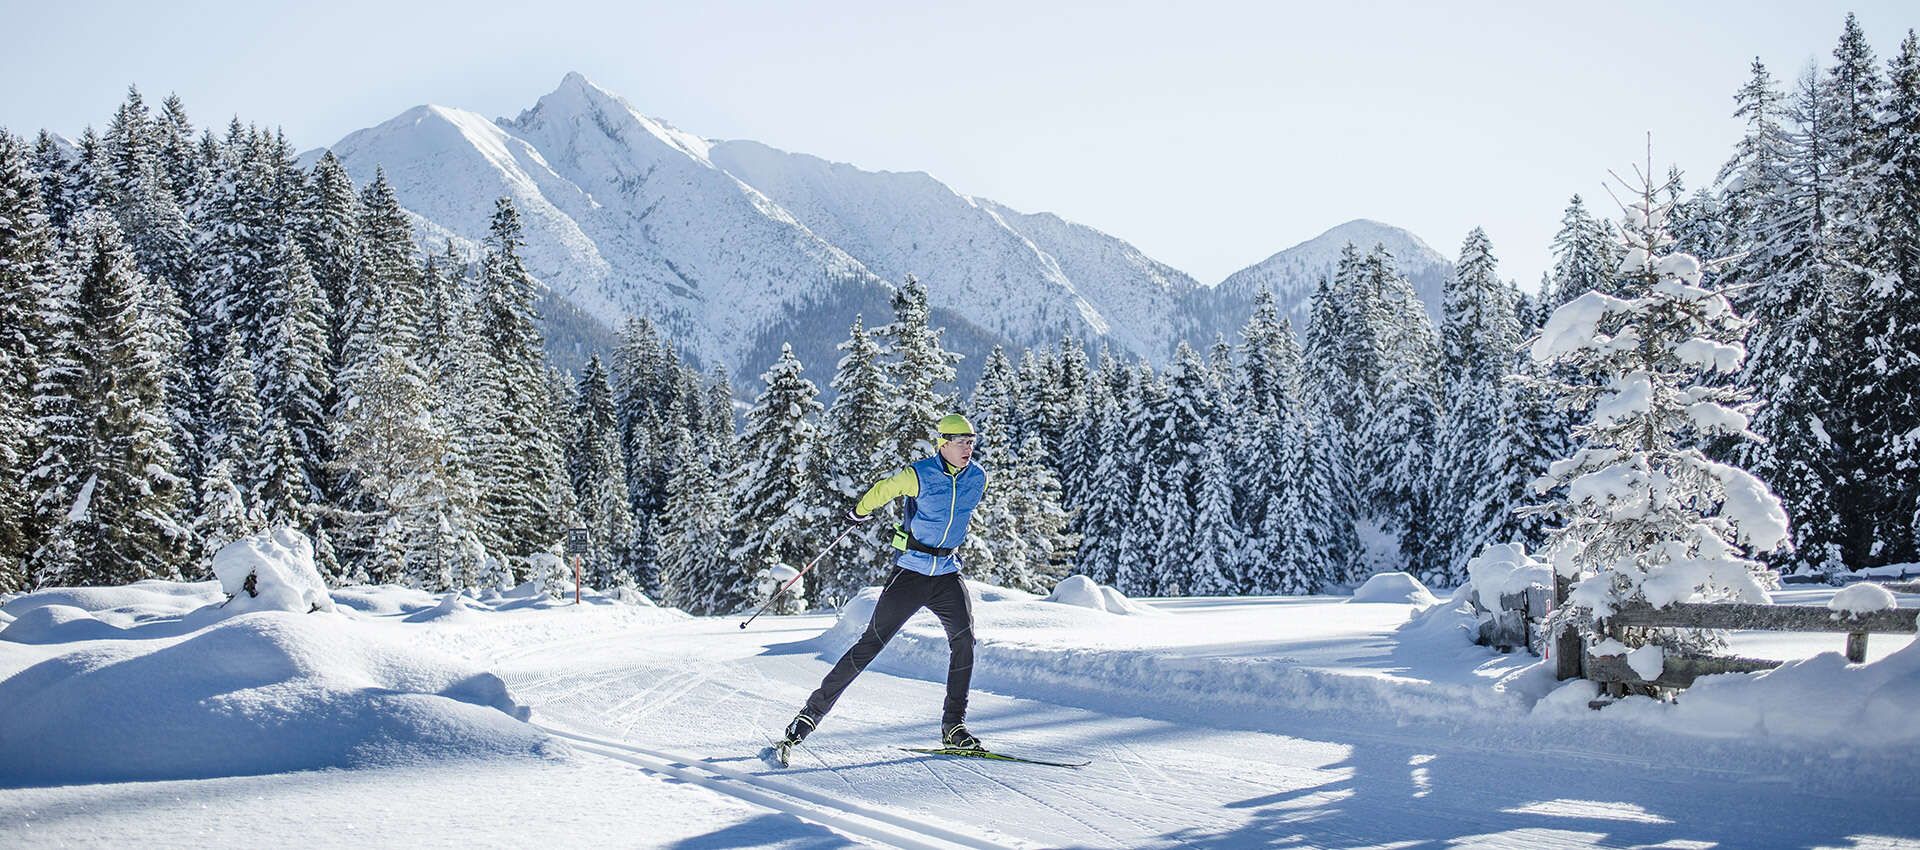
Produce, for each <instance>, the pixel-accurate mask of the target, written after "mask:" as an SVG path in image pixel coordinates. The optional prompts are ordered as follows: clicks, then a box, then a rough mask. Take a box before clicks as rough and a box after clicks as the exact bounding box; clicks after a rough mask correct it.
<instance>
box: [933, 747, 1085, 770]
mask: <svg viewBox="0 0 1920 850" xmlns="http://www.w3.org/2000/svg"><path fill="white" fill-rule="evenodd" d="M900 749H902V750H905V751H907V752H909V753H919V754H921V755H926V756H959V757H962V758H975V759H992V760H994V761H1013V762H1019V763H1021V764H1044V765H1046V766H1048V767H1086V766H1087V765H1090V764H1093V762H1091V761H1047V760H1045V759H1030V758H1026V757H1023V756H1010V755H1007V754H1006V753H996V752H993V751H991V750H963V749H961V748H959V747H901V748H900Z"/></svg>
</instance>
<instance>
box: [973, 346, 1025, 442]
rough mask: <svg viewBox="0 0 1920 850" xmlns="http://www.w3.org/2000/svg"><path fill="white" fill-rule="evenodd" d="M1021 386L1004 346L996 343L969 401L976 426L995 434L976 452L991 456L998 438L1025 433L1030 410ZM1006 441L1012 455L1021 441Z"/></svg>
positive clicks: (974, 425)
mask: <svg viewBox="0 0 1920 850" xmlns="http://www.w3.org/2000/svg"><path fill="white" fill-rule="evenodd" d="M1032 354H1033V352H1031V351H1029V352H1027V355H1026V356H1027V357H1028V358H1031V357H1032ZM1021 389H1022V386H1021V382H1020V380H1019V375H1018V374H1017V373H1016V372H1015V371H1014V368H1013V361H1012V360H1009V359H1007V352H1006V350H1005V349H1003V348H1001V347H1000V346H998V345H996V346H994V347H993V351H992V352H990V353H989V354H988V355H987V362H986V364H985V365H984V366H983V367H982V369H981V372H980V380H979V381H978V382H977V383H975V384H974V385H973V398H972V399H970V400H969V401H968V402H967V417H968V419H969V420H970V421H972V422H973V427H974V429H975V430H977V431H979V432H980V433H981V434H991V435H993V438H994V439H993V440H992V441H987V442H985V443H983V444H982V445H981V446H980V447H979V448H978V449H976V450H975V454H977V455H979V456H980V457H981V458H982V459H985V458H988V457H991V456H992V455H991V454H990V452H992V450H993V447H994V446H995V444H996V442H997V441H999V440H1014V439H1019V437H1020V435H1021V434H1023V433H1024V430H1023V429H1022V428H1021V427H1020V425H1021V424H1022V423H1023V422H1024V420H1025V419H1026V417H1027V413H1028V412H1027V411H1024V410H1022V409H1021V408H1022V399H1021ZM1005 445H1006V449H1005V452H1006V454H1007V455H1008V457H1009V458H1011V456H1012V454H1013V450H1014V449H1016V448H1018V446H1019V444H1018V443H1014V444H1005Z"/></svg>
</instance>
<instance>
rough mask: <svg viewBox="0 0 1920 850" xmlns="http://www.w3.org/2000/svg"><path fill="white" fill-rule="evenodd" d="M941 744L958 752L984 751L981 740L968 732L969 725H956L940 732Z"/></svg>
mask: <svg viewBox="0 0 1920 850" xmlns="http://www.w3.org/2000/svg"><path fill="white" fill-rule="evenodd" d="M940 743H942V744H944V745H946V746H948V747H952V748H953V749H956V750H984V749H986V747H985V746H983V745H981V743H980V739H979V738H976V737H974V734H973V733H972V732H968V731H967V724H965V723H955V724H952V725H950V726H948V727H947V728H945V729H943V730H941V732H940Z"/></svg>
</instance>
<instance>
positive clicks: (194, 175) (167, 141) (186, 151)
mask: <svg viewBox="0 0 1920 850" xmlns="http://www.w3.org/2000/svg"><path fill="white" fill-rule="evenodd" d="M193 135H194V134H193V122H192V121H190V120H188V118H187V106H186V104H185V103H183V102H181V100H180V98H179V96H177V95H171V94H170V95H167V99H166V100H165V101H164V102H162V103H161V105H160V118H159V119H158V120H157V121H155V123H154V140H155V145H154V156H155V159H156V160H157V162H158V164H159V168H160V172H161V174H163V175H164V176H165V177H166V181H167V186H168V187H169V188H171V189H172V190H173V193H174V197H175V198H176V199H178V200H179V202H180V207H181V208H182V209H183V210H185V209H189V208H191V207H192V206H193V205H194V202H195V200H196V199H198V198H199V195H200V192H201V191H202V189H203V188H204V187H205V183H206V172H205V167H206V164H205V163H203V162H201V161H200V157H199V151H198V150H196V149H195V148H194V143H193Z"/></svg>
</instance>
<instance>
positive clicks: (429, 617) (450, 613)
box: [406, 592, 485, 623]
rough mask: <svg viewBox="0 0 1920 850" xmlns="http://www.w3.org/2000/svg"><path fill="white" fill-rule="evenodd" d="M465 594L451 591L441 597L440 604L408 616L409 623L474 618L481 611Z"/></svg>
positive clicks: (455, 620)
mask: <svg viewBox="0 0 1920 850" xmlns="http://www.w3.org/2000/svg"><path fill="white" fill-rule="evenodd" d="M482 610H485V609H481V608H478V607H477V606H475V605H474V604H473V601H472V600H470V599H468V598H467V597H466V595H465V594H463V593H459V592H449V593H447V594H446V595H444V596H441V597H440V604H438V605H435V606H433V607H432V608H428V609H426V610H424V611H417V612H415V613H413V614H411V615H409V616H408V617H407V618H406V621H407V622H409V623H456V622H462V621H467V620H472V619H473V618H474V617H477V616H479V613H478V612H480V611H482Z"/></svg>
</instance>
